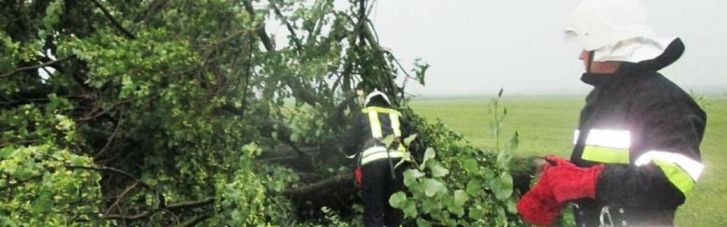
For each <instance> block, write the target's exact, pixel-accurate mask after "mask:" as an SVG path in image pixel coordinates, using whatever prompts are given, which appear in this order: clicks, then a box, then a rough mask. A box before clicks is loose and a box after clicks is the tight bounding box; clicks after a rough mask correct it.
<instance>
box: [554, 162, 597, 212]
mask: <svg viewBox="0 0 727 227" xmlns="http://www.w3.org/2000/svg"><path fill="white" fill-rule="evenodd" d="M545 159H546V160H547V161H548V162H549V163H551V164H554V165H553V166H551V167H550V172H549V173H548V175H547V177H548V182H550V184H551V190H552V192H553V195H554V196H555V200H556V201H558V202H559V203H563V202H567V201H570V200H575V199H580V198H591V199H594V198H596V183H597V182H598V176H599V175H601V172H602V171H603V164H601V165H595V166H592V167H586V168H583V167H578V166H576V165H575V164H573V163H571V162H569V161H566V160H564V159H561V158H558V157H557V156H547V157H546V158H545Z"/></svg>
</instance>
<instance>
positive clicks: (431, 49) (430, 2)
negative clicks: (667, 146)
mask: <svg viewBox="0 0 727 227" xmlns="http://www.w3.org/2000/svg"><path fill="white" fill-rule="evenodd" d="M578 2H579V1H576V0H567V1H566V0H507V1H483V0H378V1H377V2H376V5H375V7H374V9H373V12H372V13H371V16H370V17H371V20H372V21H373V22H374V26H375V28H376V30H377V32H378V34H379V38H380V43H381V45H382V46H384V47H387V48H389V49H390V50H391V51H392V52H393V53H394V54H395V55H396V56H397V58H399V59H400V60H401V61H402V63H404V64H405V65H406V66H411V63H412V62H413V60H414V59H415V58H421V59H422V60H423V61H425V62H427V63H429V64H430V65H431V67H430V69H429V71H428V73H427V81H426V82H427V84H426V86H425V87H415V86H412V84H411V83H410V85H409V86H408V87H409V91H410V92H413V93H415V94H419V95H425V96H438V95H481V94H485V95H491V94H495V93H496V92H497V90H498V89H499V88H500V87H504V88H505V90H506V93H508V94H511V95H512V94H558V93H563V92H564V93H568V94H581V93H582V94H585V93H586V92H587V91H588V90H589V89H590V87H589V86H588V85H586V84H583V83H582V82H580V80H579V78H580V75H581V73H582V72H583V66H582V63H581V62H579V60H578V54H579V53H580V49H581V47H580V46H579V45H578V43H575V42H566V41H564V40H563V33H562V31H563V29H564V28H565V27H567V26H568V19H569V18H570V14H571V11H572V10H573V8H575V6H576V5H577V4H578ZM642 2H643V4H644V5H645V6H646V8H647V11H648V12H649V13H650V16H651V18H650V19H651V21H650V24H651V26H652V27H654V28H655V30H656V32H657V34H658V35H659V36H679V37H681V38H682V40H683V41H684V43H685V45H686V52H685V53H684V55H683V56H682V58H681V60H679V61H677V62H676V63H675V64H673V65H672V66H670V67H668V68H666V69H665V70H663V71H662V72H663V73H664V74H665V75H666V76H667V77H668V78H670V79H672V80H673V81H674V82H676V83H677V84H679V85H681V86H682V87H683V88H684V89H685V90H687V91H689V90H695V91H698V92H700V91H702V90H704V88H709V89H710V90H719V91H721V92H727V78H726V76H727V75H726V74H727V62H725V61H724V60H723V59H725V56H727V45H726V42H727V37H726V36H727V26H725V25H724V24H723V23H724V22H725V21H727V13H724V11H725V10H727V1H725V0H700V1H684V0H642Z"/></svg>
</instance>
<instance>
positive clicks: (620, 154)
mask: <svg viewBox="0 0 727 227" xmlns="http://www.w3.org/2000/svg"><path fill="white" fill-rule="evenodd" d="M581 158H583V160H588V161H592V162H601V163H618V164H628V163H629V150H628V149H619V148H610V147H599V146H591V145H586V146H585V147H584V148H583V154H582V155H581Z"/></svg>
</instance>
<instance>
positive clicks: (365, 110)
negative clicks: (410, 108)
mask: <svg viewBox="0 0 727 227" xmlns="http://www.w3.org/2000/svg"><path fill="white" fill-rule="evenodd" d="M371 111H376V112H379V113H395V114H396V115H400V116H401V113H400V112H399V111H396V110H395V109H389V108H382V107H376V106H372V107H366V108H363V109H361V112H362V113H368V112H371Z"/></svg>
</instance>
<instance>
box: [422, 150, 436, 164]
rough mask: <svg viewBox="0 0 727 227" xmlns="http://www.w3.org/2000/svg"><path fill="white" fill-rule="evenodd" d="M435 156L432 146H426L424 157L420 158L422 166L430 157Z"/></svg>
mask: <svg viewBox="0 0 727 227" xmlns="http://www.w3.org/2000/svg"><path fill="white" fill-rule="evenodd" d="M436 156H437V155H436V153H435V151H434V148H431V147H430V148H427V150H426V151H424V158H423V159H422V166H426V164H427V161H429V160H430V159H433V158H434V157H436Z"/></svg>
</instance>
